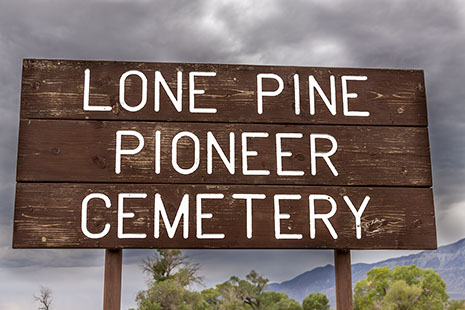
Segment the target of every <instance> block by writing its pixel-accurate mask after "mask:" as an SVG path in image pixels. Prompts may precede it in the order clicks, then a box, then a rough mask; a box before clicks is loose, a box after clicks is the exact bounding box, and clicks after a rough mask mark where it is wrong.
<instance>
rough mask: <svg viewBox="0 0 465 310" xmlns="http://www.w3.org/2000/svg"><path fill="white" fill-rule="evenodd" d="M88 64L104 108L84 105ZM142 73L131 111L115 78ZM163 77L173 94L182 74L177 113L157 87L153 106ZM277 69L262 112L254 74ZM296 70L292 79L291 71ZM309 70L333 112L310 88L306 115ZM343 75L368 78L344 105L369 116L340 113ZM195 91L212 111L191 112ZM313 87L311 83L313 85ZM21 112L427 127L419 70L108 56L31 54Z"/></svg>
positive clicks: (353, 87) (350, 87) (132, 86)
mask: <svg viewBox="0 0 465 310" xmlns="http://www.w3.org/2000/svg"><path fill="white" fill-rule="evenodd" d="M86 69H89V70H90V73H89V104H90V105H91V106H105V107H111V110H110V111H105V112H101V111H95V112H93V111H84V109H83V102H84V81H85V70H86ZM129 70H137V71H140V72H141V73H142V74H143V75H144V76H145V77H146V78H147V101H146V104H145V106H144V107H143V108H142V109H140V110H139V111H137V112H129V111H127V110H126V109H125V108H124V106H122V105H121V102H120V79H121V76H122V75H123V74H124V73H125V72H127V71H129ZM156 71H159V72H161V74H162V75H163V77H164V79H165V80H166V82H167V84H168V85H169V87H171V90H172V92H173V95H174V96H177V72H182V112H178V111H177V110H176V109H175V107H174V105H173V104H172V103H171V101H170V99H169V97H168V96H167V94H166V91H165V89H164V88H163V86H161V87H160V109H159V111H158V112H156V111H155V95H154V93H155V72H156ZM190 72H210V73H214V74H216V75H215V76H197V77H195V79H194V83H195V84H192V85H191V84H190V82H189V73H190ZM261 73H265V74H276V75H277V76H279V77H280V78H281V79H282V81H283V90H282V92H280V94H279V95H276V96H267V95H266V94H265V96H264V97H263V113H262V114H259V113H258V105H257V100H258V97H257V75H258V74H261ZM295 74H298V76H299V81H298V84H297V83H295V82H296V81H295V79H294V75H295ZM309 76H313V77H314V79H315V81H316V82H318V84H319V86H320V87H321V90H322V91H323V92H324V94H325V96H326V97H327V98H328V101H331V100H332V99H331V98H332V97H331V89H330V85H331V81H330V80H331V78H330V77H331V76H334V78H335V82H334V85H335V100H336V111H335V112H336V115H332V113H331V112H330V111H329V109H328V108H327V107H326V104H325V103H324V101H323V100H322V97H321V94H320V93H319V92H318V91H317V90H313V91H312V93H314V94H315V113H314V115H311V114H310V92H309ZM343 76H366V81H357V80H350V79H349V80H348V81H347V92H348V93H355V94H356V95H354V96H356V98H353V96H350V97H351V98H349V99H348V102H349V103H348V104H349V109H350V111H366V112H369V113H370V115H369V116H368V117H363V116H346V115H344V113H343V94H342V87H343V86H342V77H343ZM124 85H125V87H124V89H125V93H124V95H125V96H124V98H125V99H124V100H125V102H126V103H127V104H128V105H129V106H133V107H134V106H137V105H138V104H139V103H140V102H141V100H142V91H141V89H142V80H141V78H140V77H138V76H136V75H130V76H129V77H128V78H127V79H126V82H125V84H124ZM295 85H298V87H297V89H298V94H299V96H298V97H299V99H300V114H299V115H296V109H295V102H296V95H295V93H296V92H295ZM278 86H279V85H278V82H277V80H276V79H274V78H263V88H262V90H263V91H265V92H273V91H275V90H277V89H278ZM190 89H198V90H204V91H205V93H204V94H195V95H194V96H195V103H194V106H195V107H196V108H207V109H212V108H213V109H216V110H217V112H216V113H214V114H212V113H191V112H190V110H189V109H190V108H189V104H190V99H189V90H190ZM312 89H313V88H312ZM21 98H22V99H21V103H22V106H21V117H22V118H24V119H27V118H43V119H97V120H103V119H106V120H151V121H199V122H245V123H294V124H351V125H402V126H426V125H427V115H426V99H425V87H424V77H423V71H420V70H386V69H353V68H319V67H284V66H252V65H222V64H190V63H138V62H113V61H69V60H66V61H65V60H33V59H28V60H25V61H24V66H23V79H22V95H21Z"/></svg>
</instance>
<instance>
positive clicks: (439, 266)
mask: <svg viewBox="0 0 465 310" xmlns="http://www.w3.org/2000/svg"><path fill="white" fill-rule="evenodd" d="M405 265H416V266H417V267H419V268H424V269H427V268H432V269H434V270H435V271H436V272H437V273H438V274H439V275H440V276H441V277H442V279H443V280H444V281H445V282H446V285H447V287H446V290H447V293H448V294H449V296H450V297H451V299H465V238H463V239H460V240H458V241H456V242H454V243H451V244H448V245H444V246H440V247H439V248H438V249H437V250H427V251H421V252H419V253H415V254H410V255H406V256H400V257H395V258H389V259H386V260H382V261H379V262H376V263H371V264H368V263H357V264H352V282H353V286H355V284H356V283H357V282H358V281H360V280H362V279H364V278H365V277H366V272H368V271H369V270H370V269H372V268H377V267H383V266H388V267H389V268H393V267H394V266H405ZM267 290H269V291H275V292H283V293H285V294H287V295H288V296H289V297H290V298H293V299H295V300H297V301H302V300H303V299H304V298H305V297H306V296H308V295H309V294H310V293H315V292H320V293H323V294H325V295H326V296H328V298H329V300H330V303H331V305H332V306H334V305H335V301H336V297H335V283H334V265H332V264H327V265H325V266H320V267H316V268H314V269H312V270H309V271H305V272H303V273H301V274H300V275H297V276H296V277H294V278H292V279H290V280H287V281H283V282H281V283H271V284H270V285H269V286H268V288H267Z"/></svg>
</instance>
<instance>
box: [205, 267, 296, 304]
mask: <svg viewBox="0 0 465 310" xmlns="http://www.w3.org/2000/svg"><path fill="white" fill-rule="evenodd" d="M267 284H268V279H266V278H264V277H262V276H261V275H259V274H258V273H257V272H256V271H254V270H252V271H251V272H250V273H249V274H248V275H247V276H246V277H245V279H239V278H238V277H236V276H232V277H231V278H230V279H229V280H228V281H226V282H224V283H221V284H218V285H217V286H216V288H215V289H207V290H204V291H203V292H202V295H203V296H204V300H205V302H206V303H207V304H208V305H209V307H210V308H206V309H214V310H302V307H301V306H300V304H299V303H298V302H296V301H295V300H294V299H291V298H289V297H288V296H287V295H286V294H284V293H275V292H265V288H266V285H267Z"/></svg>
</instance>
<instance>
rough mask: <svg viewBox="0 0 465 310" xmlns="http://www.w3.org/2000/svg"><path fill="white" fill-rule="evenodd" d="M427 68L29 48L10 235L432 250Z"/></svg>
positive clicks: (55, 244) (31, 240) (24, 240)
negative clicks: (107, 58)
mask: <svg viewBox="0 0 465 310" xmlns="http://www.w3.org/2000/svg"><path fill="white" fill-rule="evenodd" d="M426 126H427V116H426V100H425V89H424V81H423V72H422V71H415V70H380V69H341V68H304V67H278V66H276V67H275V66H248V65H247V66H246V65H212V64H167V63H126V62H90V61H52V60H25V61H24V67H23V82H22V99H21V120H20V134H19V146H18V170H17V171H18V172H17V181H18V183H17V193H16V207H15V226H14V240H13V246H14V247H18V248H47V247H48V248H68V247H73V248H334V249H344V248H351V249H433V248H436V233H435V219H434V207H433V201H432V191H431V188H430V187H431V185H432V180H431V167H430V158H429V143H428V132H427V127H426Z"/></svg>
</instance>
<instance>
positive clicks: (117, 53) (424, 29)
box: [0, 0, 465, 279]
mask: <svg viewBox="0 0 465 310" xmlns="http://www.w3.org/2000/svg"><path fill="white" fill-rule="evenodd" d="M463 20H465V10H464V5H463V4H462V2H460V1H448V2H447V5H446V4H444V3H443V2H438V1H433V0H426V1H409V2H406V1H400V0H394V1H393V0H390V1H387V0H386V1H362V0H355V1H351V2H350V3H348V2H347V1H303V0H301V1H277V0H276V1H213V0H212V1H191V0H184V1H104V0H100V1H90V0H86V1H58V0H55V1H51V0H43V1H40V2H39V1H32V0H26V1H13V0H11V1H3V2H2V3H1V4H0V68H1V69H0V112H1V113H0V132H1V134H2V139H1V140H0V201H1V204H0V233H1V235H2V236H3V237H2V238H1V239H0V261H1V263H0V264H1V265H2V266H4V267H8V268H13V267H15V268H18V267H21V266H26V265H31V266H35V267H36V268H41V267H45V266H47V267H54V266H60V267H70V266H97V265H101V264H102V256H103V255H102V253H103V251H95V250H89V251H81V250H71V251H70V250H59V251H51V250H50V251H46V250H43V251H40V250H34V251H29V250H11V249H10V246H11V231H12V216H13V200H14V180H15V163H16V143H17V131H18V128H17V124H18V112H19V93H20V79H21V60H22V58H24V57H33V58H67V59H110V60H139V61H186V62H222V63H229V62H231V63H256V64H282V65H305V66H343V67H377V68H379V67H387V68H422V69H424V70H425V77H426V86H427V93H428V108H429V121H430V140H431V149H432V159H433V172H434V188H435V195H436V210H437V214H438V231H439V237H440V241H441V243H445V242H451V241H454V240H456V239H458V238H460V237H463V236H464V235H465V230H464V228H463V225H457V224H455V225H451V223H455V222H454V221H452V220H453V219H454V218H457V215H458V214H459V215H460V214H463V213H460V212H459V211H457V210H458V208H459V206H460V205H461V204H462V203H463V202H465V191H463V190H462V188H464V187H465V178H464V176H465V156H463V154H465V140H464V139H463V132H464V130H465V122H464V121H463V118H464V116H465V103H464V102H463V101H464V99H463V98H465V87H463V85H462V84H463V81H464V80H465V73H464V72H465V40H464V38H465V29H464V22H463ZM461 219H462V221H463V220H465V214H463V217H462V218H461ZM126 253H127V254H125V257H126V258H125V262H126V263H127V264H136V263H137V262H138V261H140V259H141V258H143V257H144V256H146V255H147V254H149V253H150V251H145V250H144V251H127V252H126ZM188 253H190V254H191V255H193V256H194V257H196V259H198V260H199V261H204V262H206V263H207V264H211V265H213V266H219V265H220V263H221V264H223V263H224V262H226V265H227V263H228V262H229V266H232V267H230V268H229V269H231V270H228V269H227V268H225V270H227V272H230V273H233V271H234V270H237V269H238V268H240V266H246V265H247V266H248V265H254V264H255V265H260V264H261V262H270V263H269V264H268V263H266V264H262V265H263V266H265V267H264V270H263V271H262V272H264V273H265V274H266V273H267V272H268V273H269V274H271V275H273V277H275V278H276V279H281V278H280V277H283V273H284V272H287V273H288V274H295V273H297V272H301V271H304V270H305V269H308V268H311V267H312V266H316V265H318V264H321V263H322V262H323V263H326V261H328V260H329V261H328V262H331V258H330V256H331V255H330V253H329V254H321V255H320V254H315V252H313V251H312V252H306V253H309V254H308V256H307V255H303V254H301V253H300V252H295V251H284V252H282V253H280V254H279V255H278V254H276V253H275V252H259V251H251V252H250V251H247V252H242V251H226V252H225V251H216V252H215V251H208V252H202V251H190V252H188ZM270 253H272V254H273V255H271V254H270ZM320 253H323V252H320ZM324 253H328V252H324ZM314 255H317V256H318V259H316V260H314V259H313V258H314V257H315V256H314ZM370 255H372V254H370ZM386 255H388V254H386V253H384V254H379V257H380V258H382V257H385V256H386ZM271 257H276V259H271ZM286 257H287V259H289V260H290V261H292V264H289V266H288V267H287V268H289V269H286V270H283V272H282V274H281V275H278V273H276V272H275V271H274V270H273V269H276V268H273V265H272V264H275V265H274V266H276V264H279V261H280V260H283V259H286ZM358 257H359V258H357V259H359V260H360V261H363V260H364V256H363V255H360V256H358ZM309 261H311V263H308V262H309ZM219 262H220V263H219ZM238 262H240V263H238ZM241 264H242V265H241ZM280 267H281V266H280ZM218 268H219V267H218ZM247 268H248V267H247ZM215 272H216V271H215ZM218 272H219V271H218ZM212 274H213V273H212ZM216 276H217V277H218V279H219V278H221V276H220V275H219V273H218V274H217V275H216Z"/></svg>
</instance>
